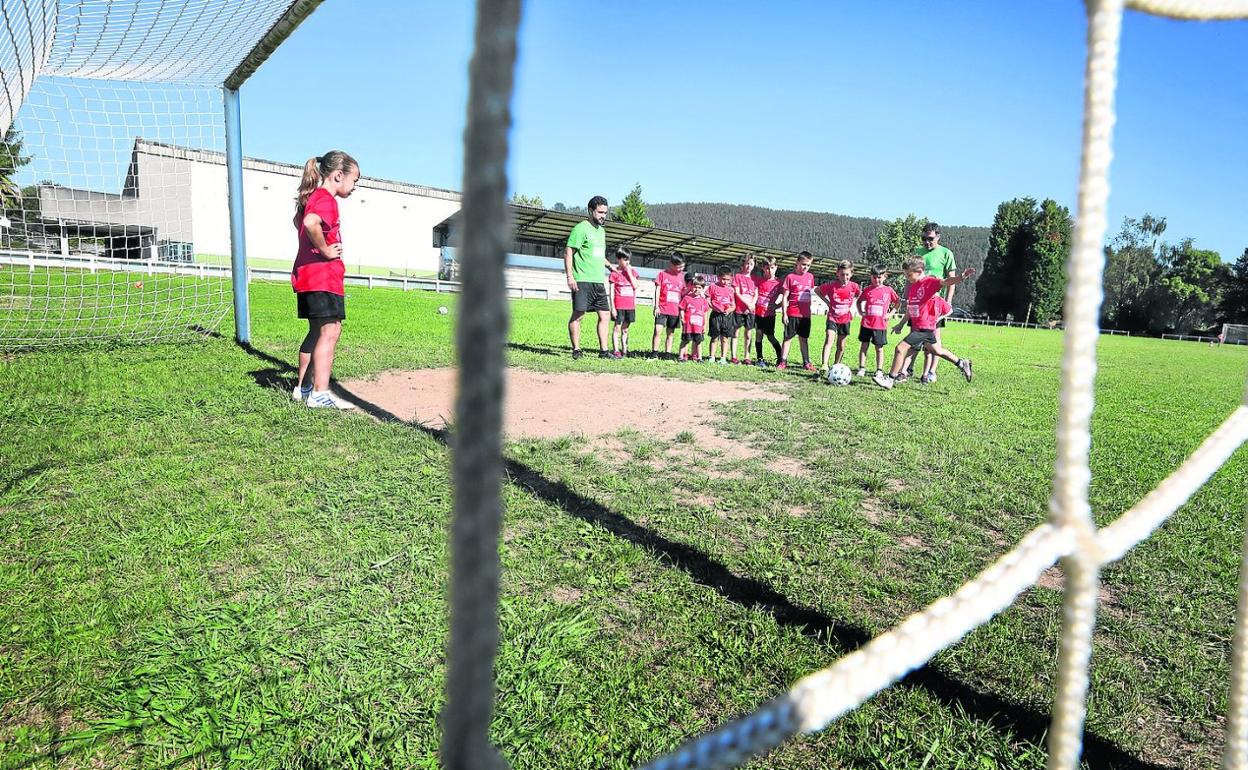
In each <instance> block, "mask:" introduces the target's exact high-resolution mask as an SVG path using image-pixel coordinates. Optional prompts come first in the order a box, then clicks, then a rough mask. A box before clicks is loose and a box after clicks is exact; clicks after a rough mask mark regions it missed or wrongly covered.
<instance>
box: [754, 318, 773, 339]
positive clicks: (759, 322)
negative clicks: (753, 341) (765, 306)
mask: <svg viewBox="0 0 1248 770" xmlns="http://www.w3.org/2000/svg"><path fill="white" fill-rule="evenodd" d="M754 326H755V328H756V329H758V333H759V334H760V335H762V336H764V337H774V336H776V317H775V316H774V315H760V316H758V317H757V318H755V319H754Z"/></svg>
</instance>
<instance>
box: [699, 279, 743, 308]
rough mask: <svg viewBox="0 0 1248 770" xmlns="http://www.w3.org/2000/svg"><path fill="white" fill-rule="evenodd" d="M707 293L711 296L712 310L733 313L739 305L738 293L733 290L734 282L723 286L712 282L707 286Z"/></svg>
mask: <svg viewBox="0 0 1248 770" xmlns="http://www.w3.org/2000/svg"><path fill="white" fill-rule="evenodd" d="M706 293H707V295H708V296H709V297H710V298H711V310H714V311H715V312H717V313H731V312H732V310H733V308H735V307H736V306H737V300H736V296H737V295H736V293H734V292H733V290H732V284H728V285H727V286H721V285H719V284H718V283H714V284H711V285H710V286H708V287H706Z"/></svg>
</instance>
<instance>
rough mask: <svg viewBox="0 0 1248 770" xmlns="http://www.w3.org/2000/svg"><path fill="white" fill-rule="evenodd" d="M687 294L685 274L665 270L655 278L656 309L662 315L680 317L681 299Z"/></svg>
mask: <svg viewBox="0 0 1248 770" xmlns="http://www.w3.org/2000/svg"><path fill="white" fill-rule="evenodd" d="M684 293H685V274H684V273H669V272H668V271H666V270H664V271H663V272H661V273H659V274H658V275H656V276H655V277H654V307H655V311H654V312H656V313H658V314H660V315H680V298H681V296H682V295H683V294H684Z"/></svg>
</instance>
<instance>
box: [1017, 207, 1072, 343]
mask: <svg viewBox="0 0 1248 770" xmlns="http://www.w3.org/2000/svg"><path fill="white" fill-rule="evenodd" d="M1072 230H1073V227H1072V222H1071V219H1070V210H1069V209H1067V208H1066V207H1065V206H1059V205H1058V204H1057V202H1056V201H1054V200H1053V199H1051V198H1046V199H1045V200H1044V201H1043V202H1042V203H1041V204H1040V208H1039V209H1038V210H1037V211H1036V213H1035V216H1034V217H1033V218H1032V220H1031V221H1030V222H1029V227H1028V233H1027V238H1026V248H1025V250H1024V252H1023V289H1024V295H1025V299H1026V301H1027V304H1028V306H1030V308H1031V317H1032V318H1033V319H1034V320H1035V322H1036V323H1048V322H1049V321H1052V320H1053V319H1055V318H1060V317H1061V315H1062V301H1063V298H1064V297H1063V295H1064V293H1065V289H1066V261H1067V259H1069V257H1070V239H1071V232H1072ZM1021 299H1022V298H1020V300H1019V304H1017V305H1015V308H1016V309H1015V312H1014V315H1015V316H1018V309H1022V310H1023V314H1024V316H1025V314H1026V312H1027V308H1022V307H1021Z"/></svg>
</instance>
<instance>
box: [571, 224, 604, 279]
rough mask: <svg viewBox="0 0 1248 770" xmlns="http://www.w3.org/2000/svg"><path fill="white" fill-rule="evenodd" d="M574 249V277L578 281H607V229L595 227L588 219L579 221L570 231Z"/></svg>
mask: <svg viewBox="0 0 1248 770" xmlns="http://www.w3.org/2000/svg"><path fill="white" fill-rule="evenodd" d="M568 247H569V248H571V249H572V278H573V280H575V281H576V282H577V283H581V282H585V283H606V281H607V267H606V263H607V229H606V228H605V227H594V225H593V224H591V223H590V221H589V220H588V219H586V220H585V221H584V222H577V223H576V227H573V228H572V232H570V233H568Z"/></svg>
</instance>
